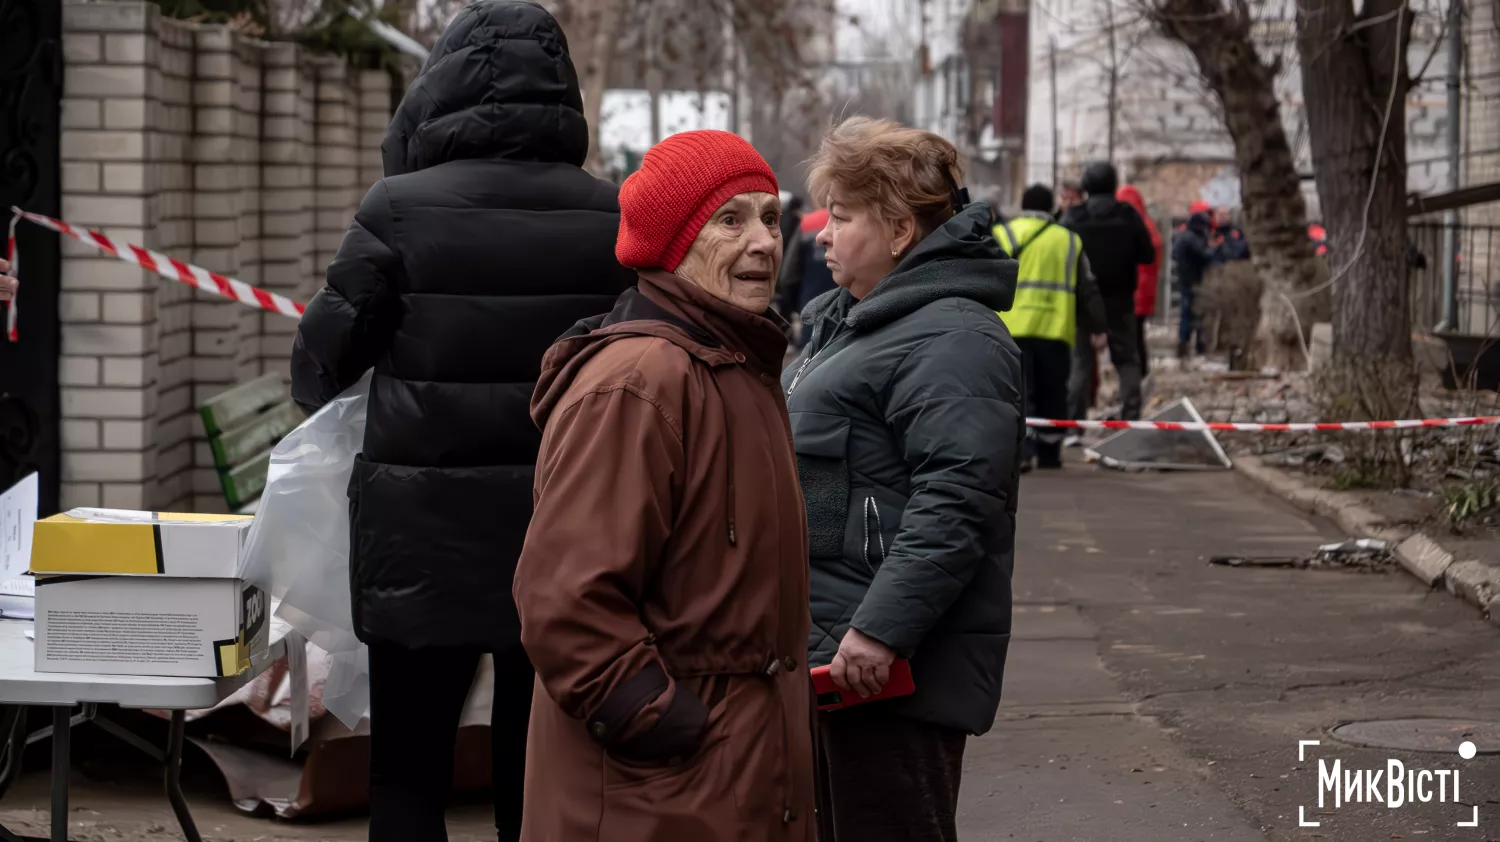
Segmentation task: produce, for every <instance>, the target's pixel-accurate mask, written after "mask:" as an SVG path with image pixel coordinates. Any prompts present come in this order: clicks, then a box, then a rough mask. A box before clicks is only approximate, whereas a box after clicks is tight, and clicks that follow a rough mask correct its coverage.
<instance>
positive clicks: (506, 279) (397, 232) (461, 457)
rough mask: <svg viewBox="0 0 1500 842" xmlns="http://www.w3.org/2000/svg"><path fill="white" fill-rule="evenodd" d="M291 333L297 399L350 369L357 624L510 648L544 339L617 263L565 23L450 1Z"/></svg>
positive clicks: (609, 298)
mask: <svg viewBox="0 0 1500 842" xmlns="http://www.w3.org/2000/svg"><path fill="white" fill-rule="evenodd" d="M381 151H382V153H383V155H384V161H385V178H384V179H382V180H381V181H380V182H378V183H377V184H376V185H375V186H374V187H373V188H372V189H371V190H370V192H369V194H368V195H366V196H365V199H364V201H363V202H362V203H361V205H360V208H359V212H358V214H357V215H356V216H355V219H354V223H353V224H352V225H351V226H350V227H349V232H348V234H346V235H345V237H344V242H343V244H342V245H341V246H340V247H339V252H338V256H337V257H335V258H334V261H333V263H332V264H331V265H330V266H329V267H328V284H327V286H326V287H325V288H324V289H323V290H322V291H320V292H319V293H318V295H317V296H315V297H314V298H313V300H312V302H311V303H310V304H309V305H308V309H307V313H306V314H305V315H304V316H303V319H302V323H301V326H300V327H299V329H298V332H297V339H296V345H295V346H294V348H293V351H292V395H293V397H294V398H295V399H296V401H297V402H298V404H299V405H301V406H302V408H303V409H304V410H306V411H308V412H311V411H313V410H316V409H317V408H318V407H320V406H322V405H323V404H324V403H327V402H328V401H329V400H331V399H333V398H334V397H336V396H337V395H338V394H339V393H340V392H342V391H343V390H344V389H346V388H347V387H349V386H350V385H352V384H353V383H354V382H355V381H356V380H357V379H358V378H359V377H360V376H361V375H362V374H363V373H364V372H365V371H366V370H368V369H370V368H371V367H373V368H374V369H375V374H374V379H373V380H372V382H371V387H370V404H369V416H368V421H367V426H366V430H365V441H364V453H363V455H362V457H361V459H360V460H359V461H358V463H357V464H356V465H355V468H354V474H353V477H352V478H351V480H350V485H349V497H350V516H351V537H350V570H351V576H352V578H353V581H352V583H351V587H352V595H353V611H354V624H355V630H356V632H357V633H358V634H359V636H360V637H361V639H363V640H365V641H367V642H386V643H395V644H399V645H401V646H405V647H408V648H420V647H428V646H473V647H487V648H491V649H501V648H505V647H509V646H513V645H517V643H518V640H519V633H520V629H519V622H518V620H517V618H516V612H515V607H514V604H513V603H512V601H511V580H512V578H513V576H514V571H515V564H516V559H517V557H518V556H519V555H520V552H521V546H522V543H523V541H524V539H525V536H526V527H527V524H528V523H529V521H530V517H531V508H532V499H531V487H532V471H533V467H534V465H535V462H536V455H537V449H538V447H539V445H540V433H539V432H538V431H537V429H536V427H535V425H533V424H532V422H531V417H530V411H529V404H530V399H531V392H532V388H533V385H534V383H535V381H536V378H537V372H538V370H539V368H540V365H541V359H542V354H543V353H544V352H545V351H546V350H547V348H548V347H549V346H550V345H551V344H552V342H553V340H554V339H556V337H557V336H558V335H559V334H561V333H562V332H563V331H565V330H567V329H568V328H569V327H570V326H571V325H572V324H573V323H574V322H576V321H578V320H579V319H580V318H584V317H587V316H591V315H593V314H595V313H600V312H604V311H607V310H609V308H610V307H611V305H612V304H613V302H614V300H615V298H616V297H617V296H618V295H619V294H620V293H621V291H623V290H624V289H626V288H628V287H629V286H630V285H631V284H632V283H633V282H634V279H635V278H634V274H633V273H632V272H630V271H628V270H626V269H624V268H622V267H620V266H619V264H618V263H617V262H616V260H615V256H614V243H615V235H616V232H617V230H618V228H619V202H618V199H617V194H616V189H615V187H614V186H613V185H611V184H609V183H608V182H604V181H599V180H598V179H595V178H593V177H592V176H590V175H588V174H587V173H586V172H584V171H583V170H582V169H581V168H580V167H581V165H582V164H583V161H584V157H585V155H586V154H587V151H588V128H587V125H586V124H585V122H584V118H583V101H582V97H581V96H580V94H579V88H578V79H577V75H576V73H575V72H574V69H573V65H572V62H571V60H570V59H569V57H568V45H567V41H566V40H565V38H564V36H563V33H562V30H561V28H560V27H559V26H558V24H557V22H556V21H555V20H553V18H552V17H551V15H549V14H547V12H546V11H544V10H543V9H542V8H541V7H540V6H537V5H535V4H532V3H522V2H512V0H485V2H480V3H476V4H474V5H471V6H469V7H468V8H466V9H464V10H463V11H462V12H460V13H459V15H458V16H457V17H456V18H454V20H453V22H452V23H451V24H450V25H449V26H448V29H447V31H446V32H444V33H443V36H442V38H441V39H440V40H439V41H438V43H437V46H436V47H434V49H433V52H432V56H431V57H430V58H429V59H428V61H427V64H426V66H425V67H423V69H422V73H421V75H419V76H418V77H417V80H416V81H415V82H414V83H413V84H412V86H411V88H410V90H408V91H407V92H406V96H405V97H404V98H403V99H402V101H401V105H400V106H399V108H398V109H397V112H396V115H395V117H394V118H393V119H392V120H391V125H390V130H389V132H388V133H387V135H386V138H385V142H384V143H382V144H381Z"/></svg>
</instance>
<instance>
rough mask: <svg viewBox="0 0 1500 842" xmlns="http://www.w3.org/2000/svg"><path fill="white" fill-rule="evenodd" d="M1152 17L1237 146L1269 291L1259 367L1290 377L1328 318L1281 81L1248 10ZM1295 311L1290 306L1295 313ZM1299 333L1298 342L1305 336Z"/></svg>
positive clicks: (1213, 4) (1251, 231) (1164, 5)
mask: <svg viewBox="0 0 1500 842" xmlns="http://www.w3.org/2000/svg"><path fill="white" fill-rule="evenodd" d="M1148 11H1149V12H1150V14H1151V15H1152V17H1153V18H1154V19H1155V21H1156V23H1157V25H1158V26H1160V27H1161V29H1162V31H1163V32H1164V33H1165V34H1166V35H1167V36H1168V37H1170V38H1173V39H1175V40H1177V41H1179V42H1181V43H1182V44H1183V45H1184V46H1186V47H1187V48H1188V50H1189V51H1190V52H1191V53H1192V54H1193V58H1194V59H1195V60H1196V61H1197V64H1198V72H1199V73H1200V74H1201V75H1202V76H1203V79H1204V81H1205V82H1206V83H1207V85H1208V88H1209V90H1211V91H1213V93H1214V96H1215V97H1217V98H1218V100H1219V104H1220V105H1221V106H1222V109H1223V112H1224V126H1225V128H1226V129H1227V130H1228V132H1229V137H1230V139H1231V140H1232V141H1233V142H1234V158H1235V164H1236V166H1237V167H1238V169H1239V173H1240V202H1241V205H1242V207H1243V209H1244V213H1245V229H1246V230H1245V233H1246V236H1247V238H1248V239H1249V242H1250V256H1251V259H1252V260H1253V262H1254V265H1255V271H1256V273H1257V274H1259V275H1260V278H1261V281H1262V282H1263V284H1264V292H1263V293H1262V296H1261V310H1260V327H1259V329H1258V330H1257V332H1256V336H1257V349H1256V351H1257V353H1256V357H1257V359H1256V361H1257V362H1258V363H1260V364H1261V365H1271V366H1275V367H1277V368H1281V369H1283V370H1285V369H1290V368H1301V367H1303V365H1305V364H1306V362H1307V361H1306V360H1305V359H1304V358H1303V353H1302V345H1303V342H1304V341H1305V339H1306V338H1307V335H1308V333H1309V332H1310V331H1311V330H1312V326H1313V322H1315V321H1318V320H1320V318H1322V317H1326V312H1327V303H1326V301H1327V298H1326V296H1319V295H1307V294H1305V293H1306V292H1307V291H1308V290H1312V289H1314V288H1316V287H1317V285H1318V283H1319V280H1320V278H1321V277H1322V275H1321V273H1320V267H1319V265H1318V258H1317V255H1316V254H1315V253H1314V251H1313V246H1312V243H1311V241H1310V240H1309V239H1308V236H1307V206H1306V203H1305V202H1303V200H1302V187H1301V182H1300V179H1299V178H1298V176H1297V166H1296V161H1295V160H1294V159H1293V157H1292V149H1291V146H1290V144H1288V143H1287V139H1286V130H1285V128H1283V126H1282V123H1281V109H1280V105H1279V103H1278V102H1277V99H1276V88H1275V78H1276V71H1275V69H1274V68H1272V67H1269V66H1267V65H1266V64H1265V62H1263V61H1261V59H1260V56H1259V55H1257V54H1256V52H1255V42H1254V40H1253V39H1252V37H1251V32H1250V26H1251V18H1250V11H1249V8H1248V6H1247V5H1246V4H1245V3H1243V2H1234V3H1232V4H1231V6H1230V7H1229V8H1228V9H1227V10H1226V8H1225V7H1224V5H1223V4H1222V3H1221V2H1220V0H1161V2H1159V3H1158V4H1157V5H1154V6H1150V7H1148ZM1288 301H1290V302H1291V304H1290V305H1289V304H1288ZM1299 326H1300V328H1301V335H1300V336H1299V334H1298V328H1299Z"/></svg>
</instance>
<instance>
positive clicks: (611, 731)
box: [514, 272, 814, 842]
mask: <svg viewBox="0 0 1500 842" xmlns="http://www.w3.org/2000/svg"><path fill="white" fill-rule="evenodd" d="M785 348H786V340H785V338H784V334H783V333H782V328H781V326H779V325H778V324H777V323H776V322H775V321H774V320H773V319H770V318H767V317H765V316H761V315H756V314H753V313H747V312H744V311H742V310H739V309H737V308H735V307H733V306H731V305H729V304H727V303H725V302H722V301H719V300H718V299H716V298H714V297H712V296H710V295H708V294H707V293H705V292H703V291H702V290H700V289H698V288H697V287H695V286H693V285H692V284H690V283H688V282H686V281H684V280H682V279H681V278H678V277H676V276H675V275H671V274H668V273H664V272H652V273H644V274H642V275H641V277H640V283H639V287H638V289H636V290H632V291H630V292H627V293H626V294H625V295H623V296H621V298H620V299H619V301H618V303H617V304H616V306H615V308H614V310H613V311H611V312H610V313H609V314H608V315H606V316H603V317H600V318H597V319H591V320H588V321H586V322H583V323H581V324H580V325H578V326H577V327H576V328H575V329H574V330H573V331H571V332H570V333H569V334H568V335H567V336H564V337H563V338H562V339H560V340H559V341H558V342H557V343H556V344H555V345H554V346H553V347H552V349H551V350H550V351H549V352H548V353H547V356H546V358H545V361H544V363H543V372H542V376H541V379H540V381H539V382H538V385H537V391H536V393H535V395H534V396H533V398H532V417H533V418H534V419H535V420H536V421H537V423H538V424H539V425H540V426H541V427H542V431H543V432H542V446H541V453H540V456H539V457H538V460H537V469H536V479H535V491H534V496H535V498H536V508H535V512H534V514H533V517H532V520H531V527H530V529H529V530H528V531H527V534H526V548H525V550H524V551H523V552H522V553H521V559H520V563H519V564H518V566H517V569H516V578H515V586H514V594H515V598H516V606H517V609H518V610H519V612H520V615H521V641H522V643H523V645H524V646H525V647H526V652H527V654H528V655H529V656H530V658H531V661H532V664H533V665H534V666H535V667H536V672H537V686H536V691H535V693H534V694H533V703H532V715H531V733H530V737H529V739H528V743H527V763H526V773H527V779H526V805H525V810H524V816H525V818H524V821H525V827H524V829H523V831H522V838H523V839H524V840H526V842H584V840H588V842H605V841H606V840H607V842H688V840H692V842H773V840H775V842H780V840H785V841H786V842H811V840H812V839H813V836H814V833H813V827H812V821H813V810H812V807H813V797H812V773H813V770H812V758H813V754H812V712H813V710H812V704H813V696H812V692H811V682H810V680H809V678H808V675H807V665H806V661H805V657H804V651H805V647H806V644H807V636H808V624H809V615H808V567H807V559H808V554H807V526H806V511H805V507H804V505H803V500H802V492H801V487H800V485H799V483H798V479H797V463H796V456H795V454H794V453H793V451H792V446H791V429H790V424H789V422H788V419H787V413H786V404H785V402H784V399H783V397H782V392H781V382H780V378H779V376H778V375H779V373H780V370H781V360H782V355H783V354H784V352H785Z"/></svg>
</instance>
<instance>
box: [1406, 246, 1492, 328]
mask: <svg viewBox="0 0 1500 842" xmlns="http://www.w3.org/2000/svg"><path fill="white" fill-rule="evenodd" d="M1455 227H1456V228H1457V233H1458V259H1457V260H1456V261H1455V262H1454V284H1453V288H1454V320H1453V322H1454V323H1453V324H1452V325H1450V326H1448V331H1449V332H1453V333H1464V334H1473V335H1485V334H1489V333H1491V332H1492V331H1494V332H1497V333H1500V330H1497V328H1500V325H1497V318H1500V225H1457V226H1455ZM1407 230H1408V234H1409V236H1410V238H1411V248H1410V249H1409V252H1408V253H1409V257H1410V259H1409V261H1408V263H1409V264H1411V276H1410V278H1411V282H1410V286H1409V290H1410V294H1411V319H1412V328H1413V329H1415V330H1418V331H1423V332H1429V331H1432V330H1434V329H1435V328H1437V326H1438V325H1439V324H1441V323H1442V321H1443V310H1444V307H1443V304H1444V299H1445V296H1446V294H1447V293H1446V289H1445V285H1444V276H1445V274H1446V271H1447V261H1448V256H1447V248H1446V243H1447V233H1448V230H1449V229H1448V227H1447V226H1446V225H1445V224H1444V223H1443V222H1442V221H1440V220H1431V221H1429V220H1422V221H1413V222H1412V223H1411V224H1410V225H1409V226H1408V227H1407Z"/></svg>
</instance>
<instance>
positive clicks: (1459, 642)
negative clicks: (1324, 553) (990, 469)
mask: <svg viewBox="0 0 1500 842" xmlns="http://www.w3.org/2000/svg"><path fill="white" fill-rule="evenodd" d="M1022 495H1023V496H1022V516H1021V527H1020V530H1019V535H1018V542H1019V546H1018V551H1017V562H1016V587H1017V591H1016V596H1017V612H1016V638H1015V640H1014V642H1013V643H1012V649H1011V659H1010V663H1009V665H1008V667H1007V674H1006V699H1005V702H1004V705H1003V709H1002V710H1001V714H1000V721H999V722H998V723H997V725H996V727H995V729H994V730H993V731H992V732H991V733H990V734H988V735H986V736H984V737H982V738H978V739H975V740H973V741H971V743H970V747H969V751H968V754H967V764H966V768H967V771H966V777H965V780H964V784H963V790H962V813H961V816H960V827H961V829H962V838H963V839H964V840H965V842H991V841H992V840H997V841H998V840H1020V841H1021V842H1066V841H1067V840H1087V842H1137V840H1139V842H1148V840H1149V842H1164V841H1166V840H1229V842H1240V840H1246V842H1248V840H1259V839H1273V840H1281V839H1318V838H1321V839H1330V840H1349V841H1350V842H1353V841H1354V840H1358V842H1367V840H1384V839H1408V840H1433V842H1436V840H1464V841H1465V842H1467V840H1483V839H1500V755H1494V754H1480V755H1479V756H1478V757H1477V758H1476V759H1473V760H1467V761H1466V760H1462V759H1460V758H1459V756H1458V755H1457V754H1456V751H1455V749H1456V743H1457V741H1458V740H1459V739H1460V736H1457V735H1455V736H1454V737H1453V738H1452V740H1450V741H1448V742H1449V743H1452V745H1447V744H1445V745H1444V747H1443V751H1442V752H1441V753H1429V754H1421V753H1412V752H1392V751H1389V750H1383V749H1368V748H1358V747H1355V746H1351V745H1346V744H1341V743H1338V742H1336V741H1334V740H1333V739H1332V738H1331V737H1330V736H1329V733H1328V732H1329V729H1331V728H1333V727H1335V726H1337V725H1339V724H1341V723H1343V722H1348V721H1354V720H1370V719H1385V718H1390V719H1394V718H1406V717H1456V718H1488V719H1491V720H1500V629H1497V628H1495V627H1494V626H1491V625H1489V624H1488V623H1487V622H1486V621H1485V620H1484V619H1483V618H1481V617H1480V616H1479V615H1478V613H1477V612H1476V611H1474V610H1473V609H1472V608H1470V607H1469V606H1467V605H1466V604H1464V603H1462V602H1460V601H1458V600H1456V599H1453V598H1452V597H1450V596H1448V595H1447V594H1446V593H1429V592H1427V591H1426V590H1425V589H1424V588H1422V587H1420V586H1419V585H1418V584H1417V583H1416V582H1415V580H1413V579H1411V578H1409V577H1408V576H1406V574H1404V573H1401V572H1393V573H1391V574H1388V575H1378V574H1353V573H1339V572H1311V571H1302V570H1266V569H1262V570H1247V569H1230V568H1223V567H1211V566H1209V565H1208V564H1207V563H1206V559H1207V557H1208V556H1210V555H1216V554H1230V553H1240V554H1246V555H1288V554H1303V553H1309V552H1310V551H1311V550H1312V549H1313V548H1314V547H1315V546H1316V545H1317V544H1319V543H1321V542H1323V541H1326V540H1333V539H1337V538H1339V537H1341V536H1339V535H1338V533H1337V532H1336V531H1333V530H1331V529H1330V528H1329V527H1328V526H1326V525H1324V524H1321V523H1317V522H1313V521H1310V520H1308V519H1307V518H1304V517H1303V516H1301V515H1300V514H1298V513H1296V512H1294V511H1292V510H1290V509H1289V508H1288V507H1286V506H1285V505H1283V504H1281V503H1280V502H1279V501H1276V500H1273V499H1271V498H1269V497H1267V496H1265V495H1264V494H1263V493H1261V492H1260V491H1259V490H1258V489H1257V488H1255V487H1254V486H1253V485H1251V484H1250V483H1248V482H1247V481H1245V480H1243V479H1241V478H1239V477H1238V476H1237V475H1234V474H1229V473H1211V474H1207V473H1205V474H1120V473H1113V472H1107V471H1098V470H1095V469H1092V468H1088V467H1083V466H1078V465H1069V467H1068V468H1067V470H1065V471H1063V472H1061V473H1052V474H1045V475H1034V476H1030V477H1028V478H1027V479H1026V480H1025V484H1024V486H1023V489H1022ZM1299 740H1318V741H1319V742H1320V745H1318V746H1314V747H1309V748H1308V749H1307V755H1306V760H1304V761H1299V760H1298V754H1297V752H1298V745H1297V743H1298V741H1299ZM1483 742H1484V741H1481V743H1482V744H1481V745H1479V749H1480V750H1481V751H1500V744H1496V743H1500V741H1496V740H1494V739H1491V740H1490V743H1491V744H1483ZM1319 757H1322V758H1324V759H1325V761H1326V762H1331V761H1332V760H1333V759H1338V760H1339V761H1340V762H1341V764H1342V765H1343V767H1347V768H1358V769H1375V768H1380V769H1385V768H1386V765H1387V761H1388V760H1390V759H1393V758H1394V759H1398V760H1400V761H1402V762H1403V763H1404V764H1405V765H1406V766H1407V767H1409V768H1423V769H1453V768H1457V769H1460V770H1461V774H1462V778H1461V780H1462V787H1461V796H1462V800H1463V802H1464V803H1463V804H1453V803H1447V804H1437V803H1434V802H1429V803H1426V804H1421V803H1419V804H1416V805H1411V806H1403V807H1400V808H1391V807H1388V806H1386V805H1385V804H1363V803H1351V804H1346V805H1344V806H1343V807H1341V808H1340V809H1337V810H1334V809H1333V808H1332V803H1331V801H1329V802H1328V804H1327V806H1326V807H1325V808H1324V809H1323V810H1321V811H1320V810H1318V809H1317V806H1316V805H1317V795H1318V770H1317V765H1316V763H1317V758H1319ZM159 780H160V779H159V777H158V773H157V772H156V771H155V770H153V769H151V768H150V766H149V765H145V764H143V765H142V766H141V767H140V770H139V774H138V775H136V776H133V777H131V778H129V779H106V780H98V779H89V778H88V777H87V776H86V775H83V774H80V775H78V776H76V777H75V781H74V784H75V789H74V798H73V804H74V805H75V811H74V815H73V819H74V829H75V838H76V839H80V840H96V839H97V840H111V842H135V840H153V842H155V840H161V839H168V838H176V837H175V836H174V835H173V834H172V833H171V831H170V830H168V829H169V828H172V827H173V823H172V820H171V813H170V811H169V810H168V809H167V806H166V804H165V802H164V801H163V800H161V798H160V796H159V795H158V794H157V793H158V790H157V789H156V787H157V786H159V784H158V783H157V782H158V781H159ZM46 785H47V784H46V777H45V771H44V770H43V771H38V772H31V773H29V774H28V775H27V776H26V777H25V778H23V780H22V781H21V782H20V783H19V784H18V785H17V787H16V789H15V790H13V791H12V792H11V793H9V794H8V795H7V796H6V798H5V802H4V803H3V804H0V807H3V808H4V809H0V821H4V822H5V823H6V824H7V825H10V826H12V829H15V830H30V831H32V832H35V831H38V830H40V831H42V832H43V833H44V832H45V818H46V817H45V814H44V813H42V812H37V811H40V810H43V809H44V808H45V804H46ZM1382 786H1383V782H1382ZM192 800H193V803H194V809H195V811H196V812H197V815H198V817H199V821H200V826H201V827H202V829H203V830H204V835H205V837H206V838H208V839H212V840H216V842H226V841H227V840H237V842H246V841H247V840H267V841H268V842H269V840H329V841H330V842H354V840H362V839H364V834H365V827H364V822H363V821H362V820H361V819H358V818H354V819H347V820H343V821H337V822H330V823H324V824H314V825H306V824H304V825H284V824H279V823H272V822H266V821H261V820H256V819H248V818H244V817H242V816H239V815H237V814H235V813H234V812H233V811H232V810H231V809H229V807H228V804H227V800H226V799H225V797H224V795H223V794H222V792H221V791H219V790H218V789H217V788H216V787H215V786H213V785H210V784H209V783H205V782H198V783H197V784H196V785H195V787H194V794H193V798H192ZM1475 805H1477V806H1478V807H1479V827H1477V828H1460V827H1457V822H1459V821H1464V820H1467V819H1470V818H1471V817H1472V815H1471V811H1472V808H1473V806H1475ZM1299 806H1301V807H1304V808H1305V809H1304V811H1303V812H1304V818H1305V820H1307V821H1309V822H1311V821H1317V822H1319V823H1320V826H1319V827H1317V828H1303V827H1299V826H1298V821H1299V819H1298V807H1299ZM487 812H488V811H487V809H486V808H485V806H484V804H483V802H482V801H479V802H475V801H471V802H470V803H467V804H461V805H457V806H456V807H455V808H454V809H453V810H452V811H451V813H450V827H451V829H452V832H451V838H452V839H453V840H454V842H479V841H480V840H485V839H489V840H493V839H494V836H493V831H490V832H489V833H488V834H487V833H486V828H487V827H488V826H489V817H488V815H487ZM684 842H688V840H684Z"/></svg>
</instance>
